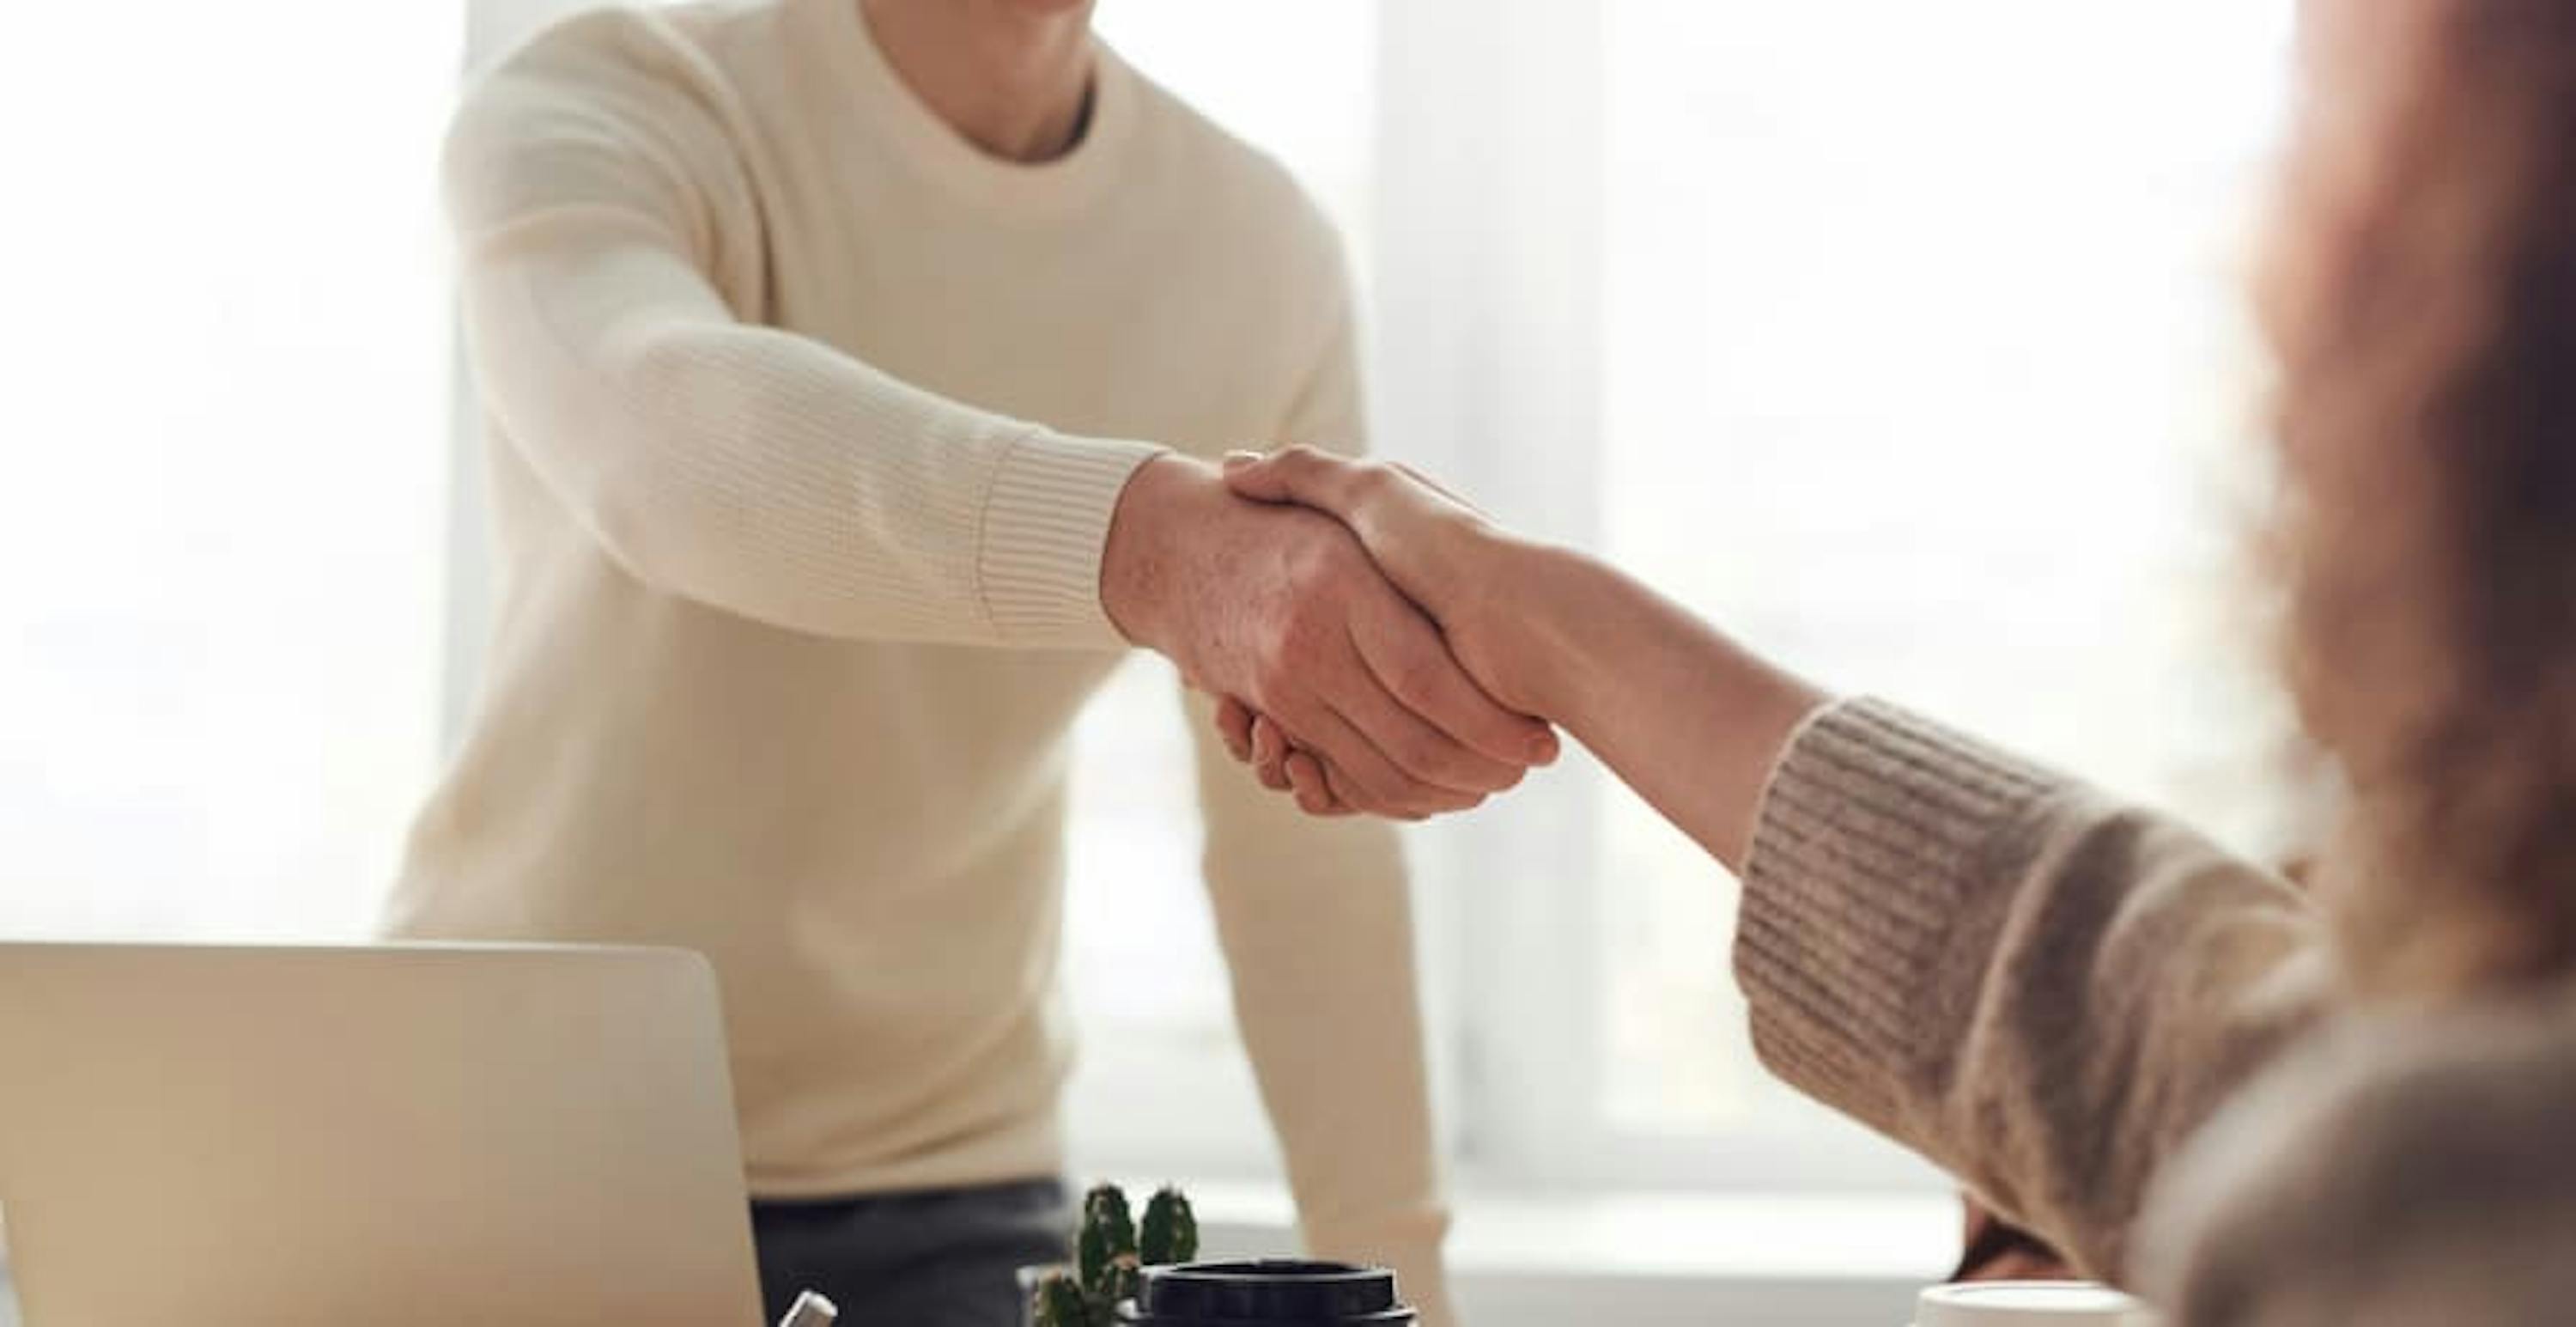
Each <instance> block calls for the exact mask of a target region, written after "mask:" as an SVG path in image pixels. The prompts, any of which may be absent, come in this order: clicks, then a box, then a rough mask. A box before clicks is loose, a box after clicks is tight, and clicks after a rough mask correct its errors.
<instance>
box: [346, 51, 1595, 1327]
mask: <svg viewBox="0 0 2576 1327" xmlns="http://www.w3.org/2000/svg"><path fill="white" fill-rule="evenodd" d="M1089 18H1090V15H1089V3H1088V0H1051V2H1050V0H753V2H751V3H739V2H737V3H726V4H721V5H705V6H687V7H680V8H662V9H646V10H623V11H612V12H606V13H600V14H594V15H590V16H586V17H583V18H579V19H575V20H573V21H571V22H569V23H567V24H565V25H562V26H560V27H557V28H555V29H553V30H552V31H550V32H548V33H546V34H545V35H543V36H541V37H539V38H538V39H537V40H536V41H534V42H533V43H531V44H530V45H528V46H527V47H525V48H523V49H522V50H520V51H519V52H518V53H516V54H515V55H513V56H511V57H510V58H508V59H507V60H506V61H504V62H503V64H502V65H501V66H500V67H499V68H498V69H497V70H495V71H494V72H492V73H491V74H490V75H488V76H487V77H486V78H485V79H484V80H483V81H482V82H481V83H480V84H479V85H478V86H477V87H476V88H475V89H474V91H473V92H472V93H471V95H470V96H469V98H468V100H467V102H466V105H465V106H464V109H463V110H462V112H461V114H460V116H459V119H458V122H457V124H456V127H455V129H454V131H453V134H452V137H451V140H450V144H449V149H448V157H447V163H446V168H447V187H448V194H449V199H450V206H451V211H452V213H453V216H454V220H455V225H456V229H457V231H458V235H459V240H460V245H461V250H462V259H461V274H462V285H463V296H464V307H465V317H466V323H467V331H468V335H469V340H470V343H471V347H472V353H473V359H474V364H475V368H476V371H477V379H478V382H479V385H480V388H481V391H482V393H483V397H484V403H485V406H486V407H487V410H488V414H489V419H490V424H491V429H490V432H491V438H492V445H491V448H490V466H491V490H492V495H493V509H494V515H495V523H496V527H497V532H498V537H499V540H500V543H501V546H502V550H503V554H504V565H505V567H506V576H505V578H504V581H503V588H502V596H503V602H502V605H501V610H500V613H499V615H498V628H497V631H496V635H495V639H494V640H493V642H492V645H491V653H490V656H489V657H490V667H489V673H488V681H487V683H486V686H485V691H484V694H483V695H482V697H481V699H480V703H479V705H478V707H477V710H476V712H475V715H474V719H473V723H472V728H471V731H470V733H469V734H468V736H467V738H466V740H465V743H464V746H463V749H462V751H461V752H460V753H459V755H458V757H457V760H456V763H455V766H454V768H453V770H452V771H451V772H450V774H449V775H448V777H447V779H446V781H445V783H444V785H443V786H442V787H441V788H440V790H439V791H438V793H437V794H436V796H435V798H434V799H433V800H432V801H431V802H430V804H429V805H428V806H427V807H426V809H425V810H424V811H423V812H422V814H421V816H420V819H419V821H418V823H417V825H416V827H415V829H414V832H413V837H412V840H411V843H410V849H409V856H408V861H407V863H406V867H405V871H404V875H403V879H402V881H401V884H400V887H399V889H398V891H397V894H396V897H395V900H394V903H393V906H392V910H391V916H390V929H391V931H392V932H393V933H395V934H399V935H404V936H417V937H452V938H473V939H561V940H592V941H635V942H651V943H665V944H676V945H683V946H686V947H689V948H692V949H696V950H700V951H702V952H704V953H705V954H706V955H707V956H708V957H709V958H710V959H711V960H712V961H713V962H714V964H715V966H716V969H717V971H718V973H719V975H720V977H721V980H722V985H723V991H724V999H725V1007H726V1016H727V1019H728V1026H729V1031H730V1034H731V1038H732V1044H733V1056H734V1062H733V1068H734V1075H735V1089H736V1092H737V1095H738V1100H739V1105H740V1109H741V1113H742V1125H743V1136H744V1144H745V1148H746V1150H747V1153H748V1163H749V1168H750V1181H751V1186H752V1191H753V1193H754V1194H755V1195H756V1200H757V1201H756V1203H755V1229H756V1233H757V1235H758V1237H759V1243H760V1247H761V1254H762V1264H763V1280H764V1282H765V1285H766V1289H767V1290H768V1292H769V1294H770V1295H771V1296H772V1297H773V1299H776V1298H778V1297H782V1296H784V1295H789V1294H792V1293H793V1292H794V1290H795V1289H796V1288H798V1287H799V1286H810V1287H813V1288H815V1289H819V1290H822V1291H823V1292H825V1293H827V1294H829V1295H831V1296H833V1297H835V1298H837V1299H839V1300H841V1302H842V1303H843V1304H844V1305H845V1306H847V1307H848V1308H849V1309H850V1310H851V1316H852V1319H853V1320H854V1321H857V1322H862V1323H873V1322H887V1323H898V1322H899V1323H903V1324H906V1325H907V1327H932V1325H934V1324H947V1323H957V1324H979V1325H980V1324H988V1323H989V1324H1003V1323H1009V1322H1013V1321H1016V1311H1017V1303H1016V1291H1015V1288H1014V1285H1013V1282H1012V1279H1011V1269H1012V1268H1013V1267H1014V1266H1015V1265H1018V1264H1023V1263H1030V1262H1043V1261H1049V1260H1051V1259H1053V1258H1055V1257H1057V1256H1060V1255H1061V1253H1062V1239H1063V1235H1064V1231H1065V1229H1066V1227H1067V1224H1068V1222H1069V1216H1068V1214H1067V1212H1066V1211H1065V1203H1064V1199H1063V1193H1062V1190H1061V1188H1060V1186H1059V1183H1058V1177H1059V1175H1060V1170H1061V1166H1062V1161H1063V1158H1062V1156H1061V1152H1060V1146H1059V1138H1058V1130H1057V1118H1056V1107H1057V1094H1058V1089H1059V1086H1060V1085H1061V1083H1062V1081H1063V1079H1064V1076H1065V1071H1066V1064H1067V1056H1068V1030H1067V1028H1066V1025H1065V1015H1064V1011H1063V1009H1062V1006H1061V1003H1060V1001H1059V998H1058V993H1057V982H1056V963H1057V947H1058V935H1059V930H1060V919H1061V881H1062V871H1063V852H1064V844H1063V819H1064V814H1063V813H1064V797H1065V778H1064V775H1065V743H1066V737H1067V734H1068V731H1069V729H1070V727H1071V725H1072V723H1073V720H1074V717H1075V713H1076V711H1077V710H1078V709H1079V708H1080V706H1081V705H1082V703H1083V700H1084V698H1085V697H1086V696H1088V695H1089V694H1090V693H1091V692H1092V690H1093V689H1094V688H1095V686H1096V685H1097V684H1098V683H1099V682H1100V681H1101V679H1102V678H1103V677H1104V676H1105V675H1106V674H1107V673H1108V672H1109V671H1110V669H1111V668H1112V667H1113V666H1114V665H1115V664H1116V663H1117V661H1118V659H1119V657H1120V651H1121V650H1122V648H1123V647H1125V646H1127V645H1129V644H1138V645H1144V646H1147V647H1150V648H1154V649H1157V650H1160V651H1162V652H1163V653H1166V654H1168V655H1170V656H1171V657H1172V658H1173V659H1174V660H1175V662H1176V663H1178V665H1179V666H1180V668H1181V671H1182V673H1183V674H1184V676H1186V677H1188V678H1189V679H1191V680H1192V681H1193V682H1195V683H1197V684H1199V685H1201V686H1203V687H1205V688H1206V689H1207V690H1208V691H1211V692H1222V693H1228V694H1234V695H1240V696H1245V697H1246V698H1247V699H1250V700H1252V701H1254V702H1255V703H1258V704H1261V705H1262V707H1263V709H1264V712H1265V713H1269V714H1272V715H1274V716H1276V717H1278V718H1279V719H1280V720H1281V722H1282V724H1283V726H1285V727H1286V728H1288V729H1289V730H1290V731H1291V732H1292V733H1293V734H1294V736H1295V737H1296V739H1297V740H1298V741H1299V742H1300V744H1301V745H1306V746H1310V747H1312V748H1314V749H1317V750H1323V751H1328V752H1331V753H1332V754H1333V755H1334V756H1335V767H1336V769H1337V770H1340V771H1347V772H1348V782H1349V786H1348V787H1346V788H1345V789H1343V790H1342V791H1344V792H1345V793H1347V794H1348V795H1349V799H1350V801H1351V802H1352V804H1353V805H1356V806H1361V807H1365V808H1367V809H1371V810H1377V811H1383V812H1390V813H1394V814H1398V815H1420V814H1424V813H1427V812H1430V811H1434V810H1440V809H1447V808H1454V807H1459V806H1465V805H1471V804H1473V803H1474V802H1475V801H1476V800H1478V799H1479V798H1480V797H1481V796H1483V795H1484V794H1486V793H1488V792H1492V791H1496V790H1499V789H1501V788H1503V787H1505V786H1508V785H1509V784H1510V783H1511V782H1512V781H1513V780H1514V779H1515V778H1517V776H1518V775H1519V773H1520V772H1521V770H1522V769H1523V768H1524V767H1526V766H1527V765H1529V764H1532V763H1536V762H1539V761H1543V760H1545V759H1547V758H1549V757H1550V756H1551V755H1552V753H1553V745H1552V742H1553V739H1552V738H1550V737H1549V736H1548V734H1547V732H1546V730H1545V729H1544V728H1543V727H1542V726H1540V725H1538V724H1536V723H1535V722H1533V721H1531V720H1528V719H1526V718H1524V717H1522V716H1520V715H1517V714H1513V713H1511V712H1509V711H1507V710H1504V709H1502V708H1500V707H1498V706H1496V705H1495V704H1494V703H1493V702H1492V701H1491V700H1490V699H1488V698H1487V697H1486V696H1485V695H1484V694H1483V693H1482V692H1481V691H1479V690H1478V689H1477V688H1476V687H1475V685H1474V684H1473V683H1472V682H1470V681H1468V680H1467V679H1466V676H1465V674H1464V673H1463V672H1461V671H1460V670H1459V669H1458V668H1457V667H1456V665H1455V663H1454V661H1453V660H1452V659H1451V658H1450V656H1449V654H1448V652H1447V650H1446V647H1445V645H1443V643H1442V642H1441V639H1440V637H1439V636H1438V634H1437V632H1436V630H1435V629H1434V628H1433V627H1431V626H1430V624H1429V623H1428V621H1427V619H1425V618H1423V617H1422V616H1421V615H1420V614H1419V613H1418V612H1417V611H1415V609H1414V608H1413V607H1412V605H1411V604H1409V603H1408V602H1406V601H1405V600H1404V599H1403V598H1402V597H1401V596H1400V595H1398V594H1396V593H1395V592H1394V591H1393V589H1392V588H1391V587H1389V586H1388V585H1387V584H1386V582H1385V581H1384V580H1383V579H1382V578H1381V577H1380V576H1379V575H1378V573H1377V571H1376V569H1375V568H1374V567H1373V566H1372V565H1371V564H1370V563H1369V562H1368V561H1367V560H1366V558H1365V555H1364V554H1363V553H1361V551H1360V550H1359V548H1358V546H1357V544H1356V543H1354V542H1353V541H1352V540H1351V539H1350V538H1349V537H1348V535H1347V534H1346V533H1345V532H1344V531H1343V530H1342V529H1341V527H1340V526H1339V525H1337V524H1335V523H1333V522H1331V521H1330V520H1329V519H1327V518H1324V517H1321V516H1318V515H1315V514H1313V513H1307V512H1300V511H1293V510H1289V509H1282V508H1271V507H1263V506H1258V505H1254V504H1249V503H1245V502H1242V501H1241V500H1239V499H1236V498H1235V497H1233V496H1232V495H1231V494H1229V493H1228V492H1227V491H1226V490H1225V488H1224V485H1223V483H1222V481H1221V479H1220V477H1219V476H1218V475H1217V473H1216V471H1215V470H1214V468H1213V467H1212V466H1210V465H1209V464H1207V463H1206V461H1205V460H1204V459H1201V458H1204V457H1206V456H1209V455H1212V454H1213V453H1215V452H1218V451H1221V450H1223V449H1226V448H1229V447H1238V446H1242V445H1245V444H1247V443H1251V444H1255V445H1261V444H1267V443H1271V442H1278V441H1308V442H1316V443H1323V444H1337V445H1347V444H1351V443H1354V442H1356V441H1357V440H1358V438H1359V436H1360V431H1361V412H1360V399H1359V388H1358V382H1357V373H1356V369H1355V362H1354V361H1355V355H1354V347H1353V332H1352V318H1351V309H1350V306H1349V295H1348V286H1347V282H1346V280H1345V274H1344V272H1343V270H1342V265H1341V259H1340V256H1339V251H1338V248H1337V246H1336V243H1335V241H1334V238H1333V236H1332V234H1331V232H1330V230H1329V229H1328V227H1327V226H1326V224H1325V223H1324V222H1323V221H1322V219H1321V218H1320V217H1319V216H1318V214H1317V213H1316V211H1315V209H1314V208H1313V207H1312V206H1311V204H1310V203H1309V202H1308V200H1307V199H1305V198H1304V197H1303V196H1302V195H1301V194H1300V193H1299V191H1298V190H1297V189H1296V187H1295V186H1294V185H1293V184H1292V183H1291V182H1290V181H1289V180H1288V179H1287V178H1286V176H1285V175H1284V174H1283V173H1282V172H1280V170H1279V169H1278V168H1277V167H1276V166H1275V165H1273V164H1272V163H1270V162H1269V161H1268V160H1266V159H1264V158H1263V157H1261V156H1260V155H1259V154H1257V153H1255V152H1253V151H1252V150H1250V149H1248V148H1246V147H1244V146H1243V145H1242V144H1240V143H1238V142H1236V141H1234V140H1232V139H1230V138H1228V137H1227V136H1226V135H1225V134H1223V133H1222V132H1220V131H1219V130H1217V129H1216V128H1214V127H1213V126H1211V125H1210V124H1208V123H1207V122H1206V121H1204V120H1202V119H1201V118H1199V117H1198V116H1197V115H1195V114H1194V113H1193V112H1191V111H1190V110H1189V109H1188V108H1187V107H1185V106H1183V105H1182V104H1181V103H1179V102H1178V101H1176V100H1175V99H1174V98H1172V97H1171V96H1170V95H1169V94H1168V93H1166V92H1164V91H1162V90H1161V89H1160V88H1158V87H1156V86H1154V85H1153V84H1152V83H1150V82H1148V81H1146V80H1145V79H1144V78H1142V77H1140V76H1139V75H1138V74H1136V73H1135V72H1134V71H1133V70H1131V69H1129V68H1128V67H1127V66H1126V65H1124V64H1123V63H1121V62H1120V60H1119V59H1118V58H1117V56H1116V55H1115V54H1114V53H1112V52H1110V51H1108V50H1106V49H1103V48H1101V47H1100V46H1099V45H1098V44H1097V43H1096V42H1095V41H1094V40H1093V39H1092V37H1091V34H1090V29H1089ZM1193 703H1194V704H1196V703H1198V702H1195V701H1194V702H1193ZM1191 728H1192V731H1193V732H1197V733H1202V734H1204V733H1206V732H1207V731H1208V728H1209V725H1208V724H1207V723H1205V722H1203V721H1194V722H1193V723H1192V724H1191ZM1203 740H1204V739H1203ZM1200 755H1201V758H1202V765H1203V772H1202V775H1201V779H1200V786H1201V793H1202V801H1203V804H1204V807H1205V820H1206V830H1207V839H1206V876H1207V882H1208V886H1209V896H1210V898H1211V900H1212V901H1213V906H1214V910H1215V916H1216V921H1217V931H1218V934H1219V936H1220V938H1221V940H1222V942H1223V945H1224V948H1225V952H1226V957H1227V959H1228V962H1229V964H1230V966H1231V969H1232V973H1233V984H1234V997H1235V1005H1236V1009H1237V1014H1238V1018H1239V1021H1240V1024H1241V1027H1242V1030H1243V1034H1244V1040H1245V1043H1246V1045H1247V1046H1248V1047H1249V1049H1250V1051H1251V1055H1252V1059H1253V1063H1254V1067H1255V1069H1256V1070H1257V1072H1258V1076H1259V1078H1260V1082H1261V1085H1262V1090H1263V1093H1264V1096H1265V1099H1266V1101H1267V1103H1268V1106H1269V1110H1270V1114H1271V1117H1272V1120H1273V1123H1274V1124H1275V1126H1276V1128H1277V1130H1278V1132H1279V1134H1280V1136H1281V1139H1282V1141H1283V1143H1284V1147H1285V1152H1286V1156H1287V1158H1288V1168H1289V1177H1290V1180H1291V1182H1292V1185H1293V1187H1294V1189H1295V1192H1296V1197H1297V1200H1298V1205H1299V1211H1300V1213H1301V1217H1302V1223H1303V1226H1304V1232H1305V1236H1306V1239H1307V1242H1308V1243H1309V1245H1310V1246H1311V1247H1312V1248H1313V1249H1314V1250H1315V1251H1316V1252H1318V1253H1322V1254H1328V1255H1339V1256H1347V1257H1354V1258H1361V1259H1368V1260H1374V1261H1381V1262H1386V1263H1391V1264H1393V1265H1394V1266H1395V1267H1397V1268H1398V1269H1399V1271H1400V1272H1401V1273H1402V1275H1403V1278H1404V1283H1405V1285H1406V1287H1407V1289H1408V1291H1409V1293H1410V1295H1411V1297H1412V1298H1413V1299H1414V1300H1416V1301H1417V1302H1418V1303H1419V1304H1420V1305H1421V1306H1422V1307H1423V1308H1424V1309H1425V1310H1426V1318H1427V1320H1428V1321H1431V1322H1435V1323H1439V1322H1445V1321H1447V1320H1448V1319H1449V1317H1450V1314H1449V1311H1448V1307H1447V1295H1446V1289H1445V1286H1444V1284H1443V1281H1442V1276H1441V1264H1440V1253H1439V1249H1440V1241H1441V1236H1442V1232H1443V1229H1444V1226H1445V1220H1446V1217H1445V1211H1444V1207H1443V1204H1442V1200H1441V1197H1440V1194H1439V1191H1438V1186H1437V1179H1436V1173H1435V1171H1436V1167H1435V1165H1434V1159H1433V1155H1432V1141H1431V1131H1430V1126H1429V1121H1428V1110H1427V1107H1426V1104H1425V1087H1424V1074H1423V1069H1422V1036H1421V1029H1420V1020H1419V1015H1418V1012H1417V1003H1416V996H1415V990H1414V976H1413V960H1412V937H1411V931H1410V919H1409V914H1408V905H1407V899H1406V891H1405V879H1404V873H1403V867H1402V863H1401V859H1400V856H1399V853H1398V848H1397V843H1396V840H1395V838H1394V836H1393V834H1392V832H1391V831H1390V830H1389V829H1388V828H1387V827H1386V826H1384V825H1383V824H1382V823H1380V822H1378V821H1376V820H1374V819H1371V820H1350V821H1344V822H1340V823H1336V824H1314V823H1307V822H1304V821H1303V820H1302V819H1301V818H1300V817H1299V816H1298V814H1297V812H1296V809H1295V808H1294V807H1291V806H1288V805H1285V804H1275V803H1274V802H1273V801H1272V800H1271V799H1269V798H1268V797H1266V796H1264V795H1263V793H1262V790H1261V789H1260V788H1259V787H1258V786H1256V785H1255V784H1254V783H1252V782H1251V780H1250V779H1249V778H1247V777H1246V776H1245V775H1243V774H1242V773H1241V772H1240V771H1238V770H1236V769H1233V768H1231V767H1230V765H1229V763H1228V762H1226V761H1225V760H1223V758H1222V756H1223V753H1222V752H1221V751H1218V750H1213V749H1207V748H1203V749H1202V750H1201V752H1200ZM1175 832H1178V827H1175ZM1176 1108H1182V1107H1180V1106H1179V1103H1176ZM775 1307H776V1305H775V1304H773V1311H774V1310H775Z"/></svg>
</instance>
